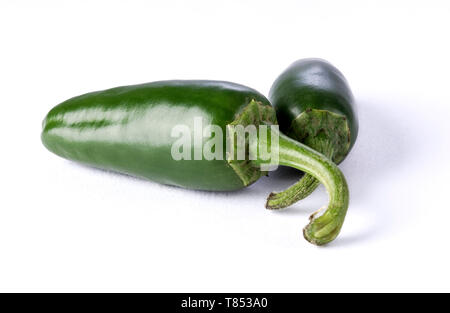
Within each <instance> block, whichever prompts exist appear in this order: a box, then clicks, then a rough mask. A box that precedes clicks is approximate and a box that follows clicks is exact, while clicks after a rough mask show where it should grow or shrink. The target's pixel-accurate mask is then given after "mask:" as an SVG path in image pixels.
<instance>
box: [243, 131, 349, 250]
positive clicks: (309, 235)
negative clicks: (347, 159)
mask: <svg viewBox="0 0 450 313" xmlns="http://www.w3.org/2000/svg"><path fill="white" fill-rule="evenodd" d="M267 133H270V135H267V136H261V135H258V143H257V144H256V143H250V145H249V148H250V152H251V153H252V154H253V155H254V156H256V157H255V158H254V160H253V161H252V162H253V164H254V165H257V166H261V165H263V164H264V165H268V164H269V163H270V162H271V161H267V160H264V159H263V158H262V157H261V154H260V150H261V148H262V147H263V149H265V151H267V150H268V147H270V149H276V147H271V140H272V139H271V138H274V136H278V160H276V161H275V162H273V161H272V165H284V166H289V167H294V168H296V169H299V170H301V171H304V172H306V173H308V174H310V175H312V176H314V177H315V178H316V179H317V180H319V181H320V182H321V183H322V184H323V185H324V186H325V188H326V190H327V192H328V195H329V203H328V207H327V209H326V211H325V213H324V214H323V215H322V216H320V217H318V218H315V214H313V215H311V217H310V223H309V224H308V225H307V226H306V227H305V228H304V229H303V235H304V237H305V239H306V240H308V241H309V242H311V243H313V244H316V245H324V244H327V243H329V242H331V241H333V240H334V239H335V238H336V237H337V235H338V234H339V232H340V230H341V227H342V224H343V223H344V219H345V215H346V213H347V208H348V204H349V192H348V187H347V182H346V180H345V177H344V175H343V174H342V172H341V171H340V170H339V168H338V167H337V166H336V165H335V164H334V163H333V162H332V161H331V160H330V159H328V158H327V157H325V156H324V155H322V154H320V153H318V152H316V151H315V150H313V149H311V148H309V147H307V146H305V145H303V144H301V143H299V142H297V141H295V140H292V139H290V138H289V137H287V136H285V135H283V134H282V133H280V132H279V131H278V130H277V129H276V128H273V127H270V128H269V131H268V132H267ZM270 149H269V150H270Z"/></svg>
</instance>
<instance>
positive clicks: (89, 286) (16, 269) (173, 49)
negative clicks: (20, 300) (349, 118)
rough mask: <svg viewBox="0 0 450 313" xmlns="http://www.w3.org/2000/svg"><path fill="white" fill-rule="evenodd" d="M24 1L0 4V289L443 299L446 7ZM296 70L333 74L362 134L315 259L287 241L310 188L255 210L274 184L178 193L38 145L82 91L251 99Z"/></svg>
mask: <svg viewBox="0 0 450 313" xmlns="http://www.w3.org/2000/svg"><path fill="white" fill-rule="evenodd" d="M147 2H148V3H147ZM37 3H38V2H31V1H30V2H29V3H27V2H25V1H4V0H3V1H2V2H1V4H0V46H1V48H0V89H1V112H2V114H1V116H2V123H1V124H0V133H1V138H2V145H1V146H2V153H1V156H0V158H1V162H0V166H1V184H2V187H1V197H0V288H1V289H2V290H9V291H11V290H12V291H18V290H27V291H90V290H92V291H224V292H228V291H235V292H238V291H412V290H414V291H419V290H423V291H427V290H428V291H431V290H446V291H450V288H449V287H450V286H449V285H450V283H449V281H450V273H449V271H450V270H449V266H448V264H449V262H450V251H449V243H450V235H449V221H450V206H449V203H448V200H447V197H448V193H449V180H450V162H449V160H450V140H449V134H450V122H449V116H450V92H449V84H450V82H449V72H450V61H449V56H450V49H449V48H450V46H449V42H450V41H449V30H450V19H449V16H450V4H449V2H448V1H422V2H418V1H365V2H364V1H303V2H302V1H274V2H273V3H272V4H270V3H268V1H242V0H241V1H236V2H232V1H186V2H183V1H168V0H165V1H153V2H150V1H126V2H122V3H123V4H120V3H119V1H103V2H98V1H95V2H94V1H82V2H80V1H73V2H71V1H54V2H50V1H40V2H39V3H40V4H39V5H38V4H37ZM125 3H126V4H125ZM312 56H313V57H322V58H325V59H327V60H329V61H331V62H332V63H333V64H334V65H336V66H337V67H338V68H340V69H341V70H342V71H343V73H344V74H345V75H346V77H347V79H348V80H349V82H350V84H351V87H352V89H353V92H354V94H355V97H356V99H357V103H358V106H359V114H360V125H361V129H360V135H359V138H358V141H357V144H356V146H355V148H354V150H353V151H352V153H351V155H350V156H349V157H348V159H347V160H346V161H345V162H344V163H343V164H342V166H341V168H342V170H343V172H344V173H345V175H346V177H347V179H348V183H349V186H350V191H351V204H350V208H349V213H348V217H347V220H346V223H345V225H344V228H343V230H342V233H341V235H340V236H339V238H338V239H337V240H336V241H335V242H334V243H332V244H330V245H329V246H327V247H326V248H317V247H314V246H312V245H310V244H308V243H307V242H306V241H305V240H303V238H302V236H301V229H302V227H303V226H304V225H305V224H306V223H307V220H308V216H309V214H310V213H312V212H313V211H314V210H316V209H317V208H319V207H320V206H322V205H324V204H325V203H326V202H327V197H326V194H325V190H324V189H323V188H320V189H319V190H318V191H316V192H315V193H314V194H313V195H312V196H311V197H310V198H308V199H307V200H305V201H304V202H303V203H299V204H297V205H295V206H294V207H292V208H290V209H288V210H285V211H283V212H279V213H274V212H268V211H266V210H265V209H264V202H265V198H266V196H267V195H268V193H269V192H270V191H272V190H280V189H283V188H284V187H286V186H288V185H289V184H290V183H292V182H294V181H295V179H296V175H295V173H292V172H291V171H286V170H281V171H280V172H278V173H275V174H273V175H271V177H268V178H262V179H261V181H259V182H258V183H256V184H255V185H253V186H251V187H250V188H247V189H245V190H242V191H240V192H236V193H210V192H195V191H186V190H182V189H178V188H173V187H167V186H162V185H158V184H155V183H151V182H146V181H141V180H137V179H133V178H129V177H125V176H121V175H115V174H111V173H106V172H103V171H99V170H93V169H91V168H87V167H83V166H80V165H76V164H74V163H72V162H69V161H66V160H63V159H61V158H58V157H56V156H54V155H53V154H51V153H50V152H48V151H46V150H45V148H44V147H43V146H42V144H41V142H40V130H41V121H42V119H43V118H44V116H45V114H46V113H47V111H48V110H49V109H50V108H51V107H52V106H54V105H56V104H57V103H59V102H61V101H63V100H65V99H67V98H69V97H72V96H75V95H78V94H81V93H85V92H88V91H93V90H98V89H103V88H108V87H113V86H119V85H125V84H134V83H142V82H148V81H154V80H162V79H172V78H178V79H220V80H229V81H235V82H239V83H242V84H245V85H249V86H251V87H254V88H256V89H258V90H260V91H261V92H262V93H264V94H266V95H267V93H268V91H269V88H270V86H271V84H272V82H273V80H274V79H275V78H276V77H277V75H278V74H279V73H280V72H281V71H282V70H283V69H284V68H285V67H287V66H288V65H289V64H290V63H291V62H293V61H295V60H296V59H299V58H303V57H312Z"/></svg>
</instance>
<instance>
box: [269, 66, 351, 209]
mask: <svg viewBox="0 0 450 313" xmlns="http://www.w3.org/2000/svg"><path fill="white" fill-rule="evenodd" d="M269 99H270V101H271V102H272V105H274V107H275V110H276V113H277V119H278V122H279V123H280V130H281V131H282V132H283V133H285V134H286V135H288V136H289V137H291V138H294V139H295V140H297V141H300V142H302V143H304V144H306V145H307V146H309V147H311V148H313V149H314V150H316V151H319V152H321V153H322V154H324V155H325V156H327V157H328V158H329V159H331V160H333V162H335V163H336V164H339V163H340V162H342V161H343V160H344V158H345V157H346V156H347V154H348V153H349V151H350V149H351V148H352V147H353V145H354V143H355V140H356V137H357V134H358V119H357V115H356V111H355V107H354V100H353V95H352V92H351V90H350V88H349V86H348V83H347V81H346V79H345V77H344V76H343V75H342V73H341V72H340V71H339V70H338V69H337V68H335V67H334V66H333V65H331V64H330V63H328V62H327V61H324V60H321V59H302V60H298V61H296V62H294V63H293V64H292V65H290V66H289V67H288V68H287V69H286V70H285V71H284V72H283V73H282V74H281V75H280V76H279V77H278V78H277V79H276V81H275V82H274V83H273V85H272V88H271V90H270V95H269ZM318 185H319V182H318V181H317V180H316V179H315V178H314V177H312V176H311V175H308V174H306V175H305V176H304V177H303V178H302V179H301V180H300V181H299V182H298V183H296V184H295V185H293V186H291V187H290V188H288V189H287V190H285V191H283V192H280V193H272V194H271V195H270V196H269V198H268V200H267V204H266V207H267V208H269V209H280V208H283V207H286V206H289V205H291V204H293V203H295V202H297V201H299V200H301V199H303V198H305V197H307V196H308V195H309V194H311V192H313V191H314V190H315V189H316V187H317V186H318Z"/></svg>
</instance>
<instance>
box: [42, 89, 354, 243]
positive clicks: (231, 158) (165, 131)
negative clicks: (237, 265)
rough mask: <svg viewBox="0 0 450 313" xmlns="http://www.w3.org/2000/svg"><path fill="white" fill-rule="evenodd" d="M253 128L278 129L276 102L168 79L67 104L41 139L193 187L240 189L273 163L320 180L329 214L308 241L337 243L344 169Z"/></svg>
mask: <svg viewBox="0 0 450 313" xmlns="http://www.w3.org/2000/svg"><path fill="white" fill-rule="evenodd" d="M196 121H197V122H198V121H201V122H202V127H203V129H202V127H200V129H197V128H199V127H198V125H196ZM252 125H253V126H255V128H256V126H261V125H266V126H271V125H276V115H275V110H274V109H273V107H272V106H271V105H270V103H269V101H268V100H267V99H266V98H265V97H264V96H263V95H261V94H260V93H258V92H257V91H255V90H253V89H251V88H248V87H245V86H241V85H238V84H234V83H228V82H218V81H162V82H154V83H148V84H142V85H135V86H125V87H118V88H113V89H108V90H104V91H98V92H92V93H88V94H85V95H81V96H78V97H74V98H71V99H69V100H67V101H64V102H62V103H61V104H59V105H57V106H56V107H54V108H53V109H52V110H51V111H50V112H49V113H48V114H47V116H46V118H45V119H44V122H43V132H42V136H41V137H42V141H43V143H44V145H45V146H46V147H47V148H48V149H49V150H50V151H52V152H53V153H55V154H57V155H59V156H61V157H63V158H66V159H69V160H73V161H77V162H81V163H84V164H88V165H91V166H94V167H98V168H102V169H107V170H113V171H117V172H121V173H126V174H130V175H134V176H138V177H142V178H146V179H150V180H152V181H156V182H160V183H163V184H168V185H175V186H180V187H185V188H192V189H202V190H213V191H226V190H236V189H240V188H243V187H245V186H248V185H250V184H252V183H253V182H255V181H256V180H258V179H259V178H260V177H261V176H262V175H265V174H266V169H265V168H263V166H268V165H275V166H276V165H278V164H280V165H285V166H290V167H294V168H297V169H300V170H302V171H305V172H307V173H309V174H311V175H312V176H314V177H316V178H317V179H318V180H320V181H321V182H322V183H323V184H324V185H325V186H326V188H327V190H328V192H329V194H330V202H329V206H328V210H327V211H326V212H325V214H324V215H323V216H321V217H320V218H318V219H316V220H314V222H311V224H310V225H308V227H307V228H308V232H307V235H305V237H306V238H307V239H308V240H309V241H310V242H312V243H315V244H319V245H320V244H325V243H327V242H330V241H331V240H333V239H334V238H335V237H336V236H337V235H338V233H339V230H340V228H341V226H342V223H343V220H344V217H345V214H346V211H347V207H348V189H347V184H346V181H345V178H344V176H343V175H342V173H341V171H340V170H339V169H338V168H337V166H336V165H335V164H334V163H333V162H332V161H331V160H329V159H328V158H326V157H325V156H323V155H322V154H320V153H317V152H316V151H314V150H312V149H311V148H309V147H307V146H305V145H303V144H301V143H298V142H296V141H294V140H292V139H290V138H289V137H287V136H285V135H283V134H281V133H279V132H278V130H277V128H276V127H268V128H267V129H268V130H267V133H265V134H264V135H262V131H259V130H258V131H257V133H256V137H255V138H253V139H252V138H251V136H248V135H247V134H246V133H242V132H241V133H239V131H238V126H242V127H247V126H252ZM180 126H181V128H180ZM208 127H210V129H209V131H205V129H207V128H208ZM214 127H215V128H214ZM177 129H178V130H177ZM183 129H184V130H185V131H186V130H187V133H184V135H185V136H187V137H192V142H193V143H192V146H193V148H194V149H193V151H190V152H188V153H184V151H183V154H182V156H183V157H182V158H178V157H174V152H177V153H178V152H180V151H182V150H184V149H181V148H180V147H184V145H181V146H177V142H178V141H179V140H180V138H181V137H179V136H178V137H177V135H179V134H180V133H183V132H182V130H183ZM198 131H200V134H201V135H200V137H199V136H198V133H197V135H196V134H195V133H196V132H198ZM220 132H222V133H223V134H226V135H224V138H223V140H219V141H214V142H216V144H215V145H211V141H212V140H215V139H217V136H219V135H218V133H220ZM213 134H214V136H213ZM235 137H239V138H240V139H241V140H242V142H243V144H244V147H245V148H246V149H245V155H244V157H243V158H237V157H236V153H235V152H234V151H233V150H232V151H233V152H232V153H230V150H229V149H228V148H227V147H228V146H227V142H229V141H231V142H232V144H231V147H233V148H236V147H237V145H236V143H235V141H233V140H232V139H234V138H235ZM239 138H238V141H239ZM273 138H275V139H276V140H277V141H278V145H277V151H276V152H277V155H276V158H273V159H268V158H267V157H266V156H267V155H263V153H262V152H263V151H269V150H270V149H272V144H273V140H274V139H273ZM225 139H226V140H225ZM217 142H219V144H217ZM206 146H208V147H209V148H210V149H209V151H210V152H212V153H213V154H214V155H215V157H214V158H211V157H205V155H202V153H201V152H200V153H197V152H198V151H201V149H197V150H196V148H200V147H202V148H204V147H206ZM174 147H175V149H174ZM261 147H264V149H266V150H264V149H262V148H261ZM179 148H180V149H179ZM305 234H306V233H305Z"/></svg>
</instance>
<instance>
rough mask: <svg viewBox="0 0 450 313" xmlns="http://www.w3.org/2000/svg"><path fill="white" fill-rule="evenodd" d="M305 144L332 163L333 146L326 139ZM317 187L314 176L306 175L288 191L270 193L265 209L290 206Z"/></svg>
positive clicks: (316, 138) (309, 141) (313, 140)
mask: <svg viewBox="0 0 450 313" xmlns="http://www.w3.org/2000/svg"><path fill="white" fill-rule="evenodd" d="M322 137H323V136H322ZM305 144H306V145H307V146H308V147H311V148H313V149H314V150H316V151H317V152H320V153H322V154H323V155H325V156H326V157H327V158H329V159H330V160H333V161H334V159H333V156H334V151H335V149H334V144H333V142H332V141H330V140H329V139H328V138H326V137H325V138H321V136H316V137H314V138H312V139H309V140H307V142H305ZM319 185H320V182H319V181H318V180H317V179H315V178H314V176H311V175H310V174H308V173H306V174H305V175H304V176H303V177H302V178H301V179H300V180H299V181H298V182H297V183H295V184H294V185H292V186H290V187H289V188H288V189H286V190H284V191H281V192H272V193H271V194H270V195H269V197H268V198H267V202H266V208H267V209H268V210H279V209H283V208H285V207H288V206H291V205H292V204H294V203H296V202H298V201H300V200H303V199H305V198H307V197H308V196H309V195H310V194H311V193H313V191H314V190H315V189H316V188H317V187H318V186H319Z"/></svg>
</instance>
